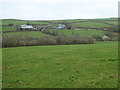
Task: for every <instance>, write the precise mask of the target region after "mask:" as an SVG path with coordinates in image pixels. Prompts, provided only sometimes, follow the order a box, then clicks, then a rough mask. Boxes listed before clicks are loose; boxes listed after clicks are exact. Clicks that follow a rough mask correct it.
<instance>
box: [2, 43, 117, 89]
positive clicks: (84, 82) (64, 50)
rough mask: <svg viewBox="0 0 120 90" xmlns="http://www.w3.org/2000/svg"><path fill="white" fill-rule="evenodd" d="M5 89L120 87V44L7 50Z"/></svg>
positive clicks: (4, 69) (4, 60)
mask: <svg viewBox="0 0 120 90" xmlns="http://www.w3.org/2000/svg"><path fill="white" fill-rule="evenodd" d="M2 53H3V56H2V57H3V61H2V62H3V73H2V74H3V77H2V79H3V84H2V85H3V88H117V85H118V43H117V42H100V43H97V44H86V45H56V46H33V47H18V48H3V51H2Z"/></svg>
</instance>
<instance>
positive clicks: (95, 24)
mask: <svg viewBox="0 0 120 90" xmlns="http://www.w3.org/2000/svg"><path fill="white" fill-rule="evenodd" d="M71 26H73V27H91V28H103V27H110V26H111V25H108V24H104V23H101V22H79V23H73V24H71Z"/></svg>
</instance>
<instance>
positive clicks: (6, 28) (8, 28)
mask: <svg viewBox="0 0 120 90" xmlns="http://www.w3.org/2000/svg"><path fill="white" fill-rule="evenodd" d="M1 31H15V28H13V27H11V26H2V30H1Z"/></svg>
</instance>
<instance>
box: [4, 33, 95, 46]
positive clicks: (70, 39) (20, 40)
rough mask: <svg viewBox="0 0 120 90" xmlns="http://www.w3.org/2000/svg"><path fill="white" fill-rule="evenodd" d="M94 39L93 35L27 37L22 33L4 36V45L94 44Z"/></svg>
mask: <svg viewBox="0 0 120 90" xmlns="http://www.w3.org/2000/svg"><path fill="white" fill-rule="evenodd" d="M92 43H94V40H93V38H92V37H85V36H80V35H70V36H65V35H57V36H56V37H53V36H49V35H48V36H43V37H39V38H34V37H26V36H20V35H13V36H8V35H4V36H3V41H2V47H18V46H40V45H68V44H92Z"/></svg>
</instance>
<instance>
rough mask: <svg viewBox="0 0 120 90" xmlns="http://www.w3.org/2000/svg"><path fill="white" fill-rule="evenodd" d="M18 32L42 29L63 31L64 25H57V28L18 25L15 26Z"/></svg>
mask: <svg viewBox="0 0 120 90" xmlns="http://www.w3.org/2000/svg"><path fill="white" fill-rule="evenodd" d="M17 27H18V28H19V29H20V30H43V29H65V28H66V26H65V25H64V24H58V26H52V25H38V24H32V25H27V24H24V25H20V26H17Z"/></svg>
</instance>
